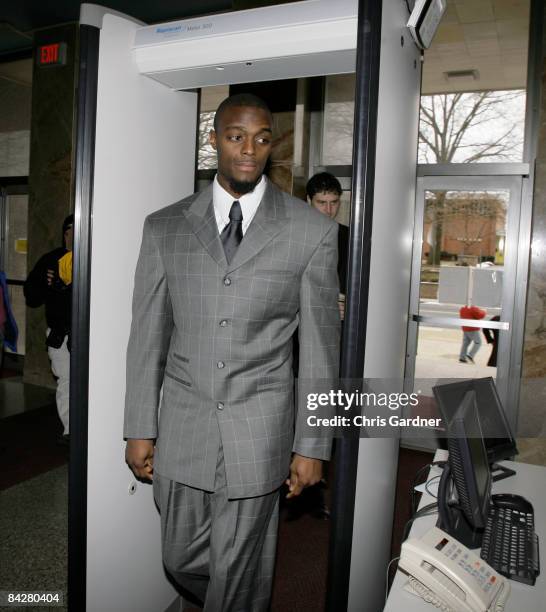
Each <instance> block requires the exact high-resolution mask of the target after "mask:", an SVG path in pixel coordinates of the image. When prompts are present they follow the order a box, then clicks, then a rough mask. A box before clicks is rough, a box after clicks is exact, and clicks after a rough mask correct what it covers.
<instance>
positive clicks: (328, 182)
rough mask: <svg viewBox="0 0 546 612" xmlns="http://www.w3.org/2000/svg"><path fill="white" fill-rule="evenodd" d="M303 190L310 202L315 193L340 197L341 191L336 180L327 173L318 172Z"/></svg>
mask: <svg viewBox="0 0 546 612" xmlns="http://www.w3.org/2000/svg"><path fill="white" fill-rule="evenodd" d="M305 190H306V191H307V196H308V198H309V199H310V200H312V199H313V196H314V195H316V194H317V193H335V194H337V195H339V196H340V195H341V192H342V191H343V190H342V189H341V185H340V183H339V181H338V180H337V178H336V177H335V176H334V175H333V174H330V173H329V172H319V173H318V174H315V175H314V176H312V177H311V178H310V179H309V181H308V182H307V186H306V187H305Z"/></svg>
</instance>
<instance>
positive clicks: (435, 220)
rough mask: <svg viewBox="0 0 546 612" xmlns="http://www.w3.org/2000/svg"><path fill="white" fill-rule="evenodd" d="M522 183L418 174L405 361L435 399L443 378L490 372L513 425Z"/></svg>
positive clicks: (506, 178)
mask: <svg viewBox="0 0 546 612" xmlns="http://www.w3.org/2000/svg"><path fill="white" fill-rule="evenodd" d="M521 188H522V178H521V177H520V176H465V177H457V176H451V177H445V176H444V177H442V176H427V177H420V178H419V179H418V182H417V192H416V196H417V202H416V223H415V233H414V254H413V269H412V279H413V280H412V289H411V297H410V316H409V326H408V345H407V359H406V379H407V380H408V381H409V384H410V385H411V386H413V385H414V382H415V381H418V386H419V391H420V392H421V394H422V395H424V396H426V397H430V398H432V387H433V386H434V385H435V384H436V383H437V382H438V381H440V380H441V379H455V378H482V377H486V376H492V377H493V378H495V380H496V385H497V389H498V391H499V395H500V397H501V400H502V401H503V404H504V406H505V409H506V412H507V415H508V418H509V420H510V422H511V424H512V426H514V424H515V421H516V414H515V412H516V406H510V405H508V403H507V399H508V387H509V384H508V381H509V375H510V354H511V345H512V342H513V337H512V325H511V321H512V316H513V312H514V298H515V287H516V284H515V283H516V265H517V244H518V233H519V215H520V202H521ZM413 390H416V389H413Z"/></svg>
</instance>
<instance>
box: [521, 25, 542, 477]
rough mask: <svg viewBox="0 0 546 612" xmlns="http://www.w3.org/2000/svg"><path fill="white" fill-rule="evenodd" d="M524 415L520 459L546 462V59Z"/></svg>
mask: <svg viewBox="0 0 546 612" xmlns="http://www.w3.org/2000/svg"><path fill="white" fill-rule="evenodd" d="M545 21H546V19H545ZM520 415H521V417H522V418H523V420H524V421H525V422H526V423H528V424H529V423H531V424H532V431H526V432H525V434H526V435H528V436H532V437H528V438H520V439H519V440H518V447H519V450H520V456H519V460H521V461H525V462H529V463H539V464H542V465H546V59H545V60H544V62H543V67H542V99H541V108H540V131H539V142H538V151H537V158H536V165H535V189H534V197H533V226H532V235H531V257H530V266H529V285H528V293H527V310H526V318H525V336H524V344H523V370H522V381H521V396H520ZM527 429H528V428H527Z"/></svg>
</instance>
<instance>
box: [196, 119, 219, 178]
mask: <svg viewBox="0 0 546 612" xmlns="http://www.w3.org/2000/svg"><path fill="white" fill-rule="evenodd" d="M215 114H216V113H215V112H205V113H200V114H199V134H198V138H199V146H198V152H197V155H198V161H197V169H198V170H210V169H211V168H216V164H217V162H216V151H215V150H214V149H213V148H212V147H211V146H210V143H209V133H210V131H211V130H212V128H213V125H214V115H215Z"/></svg>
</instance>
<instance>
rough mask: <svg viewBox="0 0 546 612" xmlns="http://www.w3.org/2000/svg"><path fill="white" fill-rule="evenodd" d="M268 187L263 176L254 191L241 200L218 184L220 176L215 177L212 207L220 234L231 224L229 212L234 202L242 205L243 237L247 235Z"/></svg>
mask: <svg viewBox="0 0 546 612" xmlns="http://www.w3.org/2000/svg"><path fill="white" fill-rule="evenodd" d="M266 186H267V179H266V178H265V176H264V175H263V174H262V178H261V179H260V182H259V183H258V184H257V185H256V187H254V189H253V191H251V192H249V193H245V195H243V196H241V197H240V198H234V197H233V196H232V195H231V194H230V193H228V192H227V191H226V190H225V189H224V188H223V187H222V185H220V183H219V182H218V175H216V176H215V177H214V184H213V187H212V205H213V206H214V215H215V217H216V224H217V225H218V233H219V234H221V233H222V230H223V229H224V228H225V227H226V225H227V224H228V223H229V211H230V210H231V206H232V204H233V202H235V201H238V202H239V203H240V204H241V211H242V213H243V236H244V235H245V232H246V230H247V229H248V226H249V225H250V222H251V221H252V219H254V215H255V214H256V211H257V210H258V206H259V205H260V202H261V201H262V198H263V195H264V193H265V188H266Z"/></svg>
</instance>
